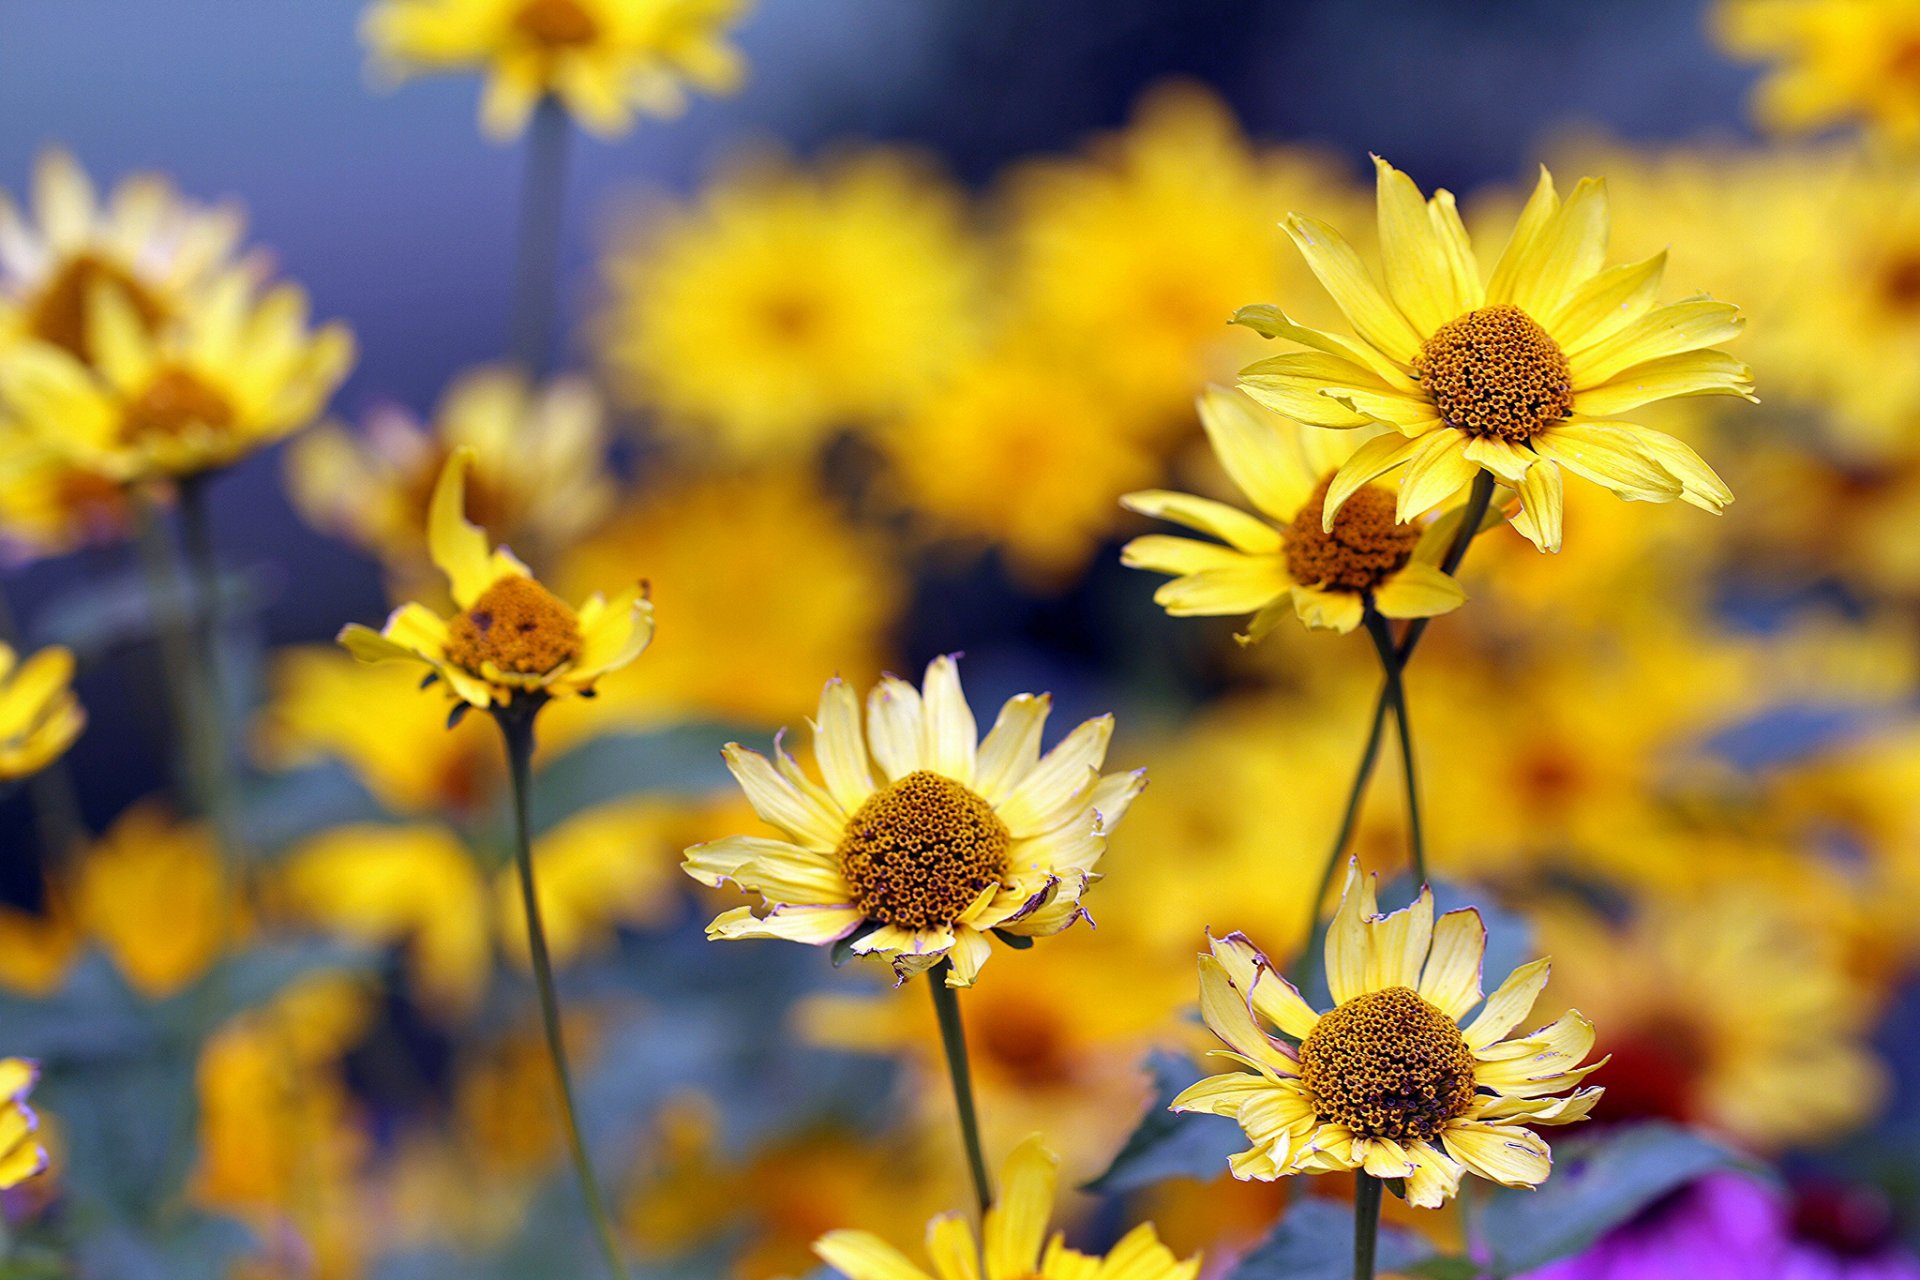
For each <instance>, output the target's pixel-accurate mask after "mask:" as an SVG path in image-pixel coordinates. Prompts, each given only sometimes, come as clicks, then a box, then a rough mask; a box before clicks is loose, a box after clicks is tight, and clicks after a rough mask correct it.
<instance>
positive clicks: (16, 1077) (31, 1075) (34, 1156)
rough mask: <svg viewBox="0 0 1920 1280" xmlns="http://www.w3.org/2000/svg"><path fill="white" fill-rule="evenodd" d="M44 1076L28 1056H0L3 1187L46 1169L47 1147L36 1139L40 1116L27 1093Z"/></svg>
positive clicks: (0, 1170)
mask: <svg viewBox="0 0 1920 1280" xmlns="http://www.w3.org/2000/svg"><path fill="white" fill-rule="evenodd" d="M39 1079H40V1065H39V1064H38V1063H36V1062H32V1061H29V1060H28V1059H26V1058H0V1191H7V1190H11V1189H12V1188H14V1187H17V1186H19V1185H20V1184H21V1183H23V1182H25V1181H26V1180H27V1179H28V1178H31V1177H34V1176H36V1175H38V1174H42V1173H45V1172H46V1170H47V1151H46V1148H45V1147H42V1146H41V1145H40V1143H39V1142H37V1141H36V1140H35V1139H34V1134H36V1133H38V1132H39V1130H40V1117H39V1116H37V1115H35V1114H34V1112H33V1108H32V1107H30V1106H28V1105H27V1095H28V1094H29V1093H31V1092H32V1091H33V1086H34V1084H35V1082H36V1081H38V1080H39Z"/></svg>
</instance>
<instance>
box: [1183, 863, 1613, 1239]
mask: <svg viewBox="0 0 1920 1280" xmlns="http://www.w3.org/2000/svg"><path fill="white" fill-rule="evenodd" d="M1208 946H1209V954H1205V955H1202V956H1201V957H1200V1012H1201V1015H1202V1016H1203V1017H1204V1018H1205V1019H1206V1023H1207V1027H1208V1029H1210V1030H1211V1031H1212V1032H1213V1033H1214V1034H1215V1035H1216V1036H1218V1037H1219V1038H1220V1039H1221V1041H1222V1042H1223V1043H1225V1044H1226V1046H1227V1048H1226V1049H1224V1050H1215V1053H1216V1054H1218V1055H1219V1056H1222V1057H1227V1058H1232V1059H1234V1060H1235V1061H1237V1062H1240V1063H1242V1064H1243V1065H1245V1066H1246V1067H1248V1068H1250V1070H1248V1071H1235V1072H1229V1073H1228V1074H1226V1075H1217V1076H1209V1077H1207V1078H1206V1079H1204V1080H1202V1081H1200V1082H1199V1083H1198V1084H1195V1085H1194V1086H1193V1087H1191V1088H1189V1089H1187V1090H1186V1091H1185V1092H1184V1093H1182V1094H1181V1095H1180V1096H1179V1097H1177V1098H1175V1099H1174V1100H1173V1109H1174V1110H1175V1111H1201V1112H1206V1113H1208V1114H1211V1115H1222V1116H1231V1117H1232V1118H1233V1119H1235V1120H1237V1121H1238V1122H1239V1124H1240V1127H1241V1128H1242V1129H1243V1130H1245V1131H1246V1134H1247V1138H1248V1140H1249V1141H1250V1142H1251V1143H1252V1144H1253V1145H1252V1146H1251V1147H1250V1148H1249V1149H1247V1150H1246V1151H1243V1152H1241V1153H1240V1154H1239V1155H1236V1156H1234V1157H1233V1158H1232V1160H1231V1161H1230V1162H1229V1163H1230V1166H1231V1168H1232V1170H1233V1174H1234V1176H1235V1177H1237V1178H1253V1179H1259V1180H1261V1181H1270V1180H1272V1179H1275V1178H1282V1177H1286V1176H1288V1175H1289V1174H1295V1173H1324V1172H1328V1171H1332V1170H1339V1169H1355V1170H1363V1171H1365V1172H1366V1173H1368V1174H1370V1175H1371V1176H1373V1177H1376V1178H1405V1179H1406V1187H1407V1202H1408V1203H1409V1204H1412V1205H1414V1206H1416V1207H1419V1208H1424V1209H1433V1208H1438V1207H1439V1206H1440V1205H1441V1204H1443V1203H1445V1202H1446V1201H1447V1200H1448V1199H1449V1198H1451V1197H1452V1196H1453V1194H1454V1193H1455V1192H1456V1191H1458V1190H1459V1189H1460V1178H1461V1176H1462V1175H1463V1174H1466V1173H1475V1174H1478V1175H1479V1176H1481V1177H1483V1178H1487V1179H1489V1180H1491V1181H1493V1182H1497V1183H1500V1184H1501V1185H1502V1186H1509V1187H1533V1186H1538V1185H1539V1184H1540V1183H1541V1182H1544V1181H1545V1180H1546V1177H1547V1174H1548V1173H1549V1172H1551V1171H1552V1168H1553V1157H1552V1154H1551V1153H1550V1152H1549V1151H1548V1150H1547V1144H1546V1143H1545V1142H1543V1141H1542V1140H1541V1139H1540V1137H1539V1135H1538V1134H1536V1133H1534V1132H1533V1131H1532V1130H1531V1129H1529V1128H1527V1127H1526V1126H1528V1125H1548V1124H1571V1123H1572V1122H1574V1121H1576V1120H1584V1119H1586V1117H1587V1114H1588V1113H1589V1112H1590V1111H1592V1110H1593V1106H1594V1104H1595V1103H1596V1102H1598V1101H1599V1100H1600V1094H1601V1089H1600V1088H1599V1087H1598V1086H1586V1087H1582V1088H1576V1087H1575V1086H1578V1085H1579V1084H1580V1082H1581V1081H1582V1080H1584V1079H1585V1078H1586V1077H1587V1076H1588V1075H1589V1074H1591V1073H1592V1072H1594V1071H1596V1070H1598V1069H1599V1068H1600V1067H1601V1066H1603V1065H1605V1060H1604V1059H1603V1060H1602V1061H1600V1062H1596V1063H1590V1064H1588V1065H1586V1066H1582V1065H1580V1064H1581V1062H1582V1061H1583V1060H1584V1059H1585V1058H1586V1056H1587V1054H1588V1053H1589V1052H1590V1051H1591V1050H1592V1048H1593V1040H1594V1032H1593V1024H1592V1023H1591V1022H1589V1021H1587V1020H1586V1019H1585V1018H1583V1017H1581V1016H1580V1015H1579V1014H1578V1013H1577V1012H1570V1013H1568V1014H1567V1015H1566V1016H1565V1017H1562V1018H1561V1019H1559V1020H1558V1021H1556V1022H1553V1023H1550V1024H1549V1025H1547V1026H1544V1027H1541V1028H1540V1029H1539V1030H1537V1031H1531V1032H1527V1033H1524V1034H1522V1035H1519V1036H1514V1035H1513V1034H1512V1033H1513V1030H1514V1028H1515V1027H1517V1026H1518V1025H1519V1024H1520V1021H1521V1020H1522V1019H1523V1018H1525V1017H1526V1016H1527V1014H1528V1012H1529V1011H1530V1010H1532V1008H1533V1005H1534V1001H1535V1000H1536V999H1537V998H1538V997H1539V995H1540V991H1541V988H1543V987H1544V986H1546V982H1547V967H1548V966H1547V962H1546V961H1545V960H1536V961H1534V962H1533V963H1531V964H1527V965H1523V966H1521V967H1520V968H1518V969H1516V970H1514V971H1513V973H1512V975H1511V976H1509V977H1508V978H1507V980H1506V981H1505V982H1504V983H1502V984H1501V985H1500V988H1499V989H1498V990H1496V991H1495V992H1494V993H1493V994H1492V995H1490V996H1486V997H1485V1003H1484V1004H1482V994H1483V993H1482V991H1481V987H1480V976H1481V975H1480V968H1481V962H1482V960H1483V959H1484V958H1485V955H1486V949H1487V930H1486V927H1485V926H1484V925H1483V924H1481V922H1480V913H1479V912H1478V911H1475V910H1473V909H1472V908H1467V909H1465V910H1461V911H1449V912H1447V913H1446V914H1445V915H1443V916H1441V917H1440V918H1439V919H1438V920H1435V919H1434V915H1433V894H1432V892H1431V891H1430V890H1428V889H1426V888H1424V887H1423V888H1422V889H1421V891H1420V896H1419V897H1418V898H1416V899H1415V900H1414V902H1413V905H1412V906H1410V907H1406V908H1403V909H1401V910H1399V911H1396V912H1393V913H1392V914H1391V915H1384V916H1383V915H1381V914H1380V913H1379V908H1378V905H1377V904H1376V902H1375V898H1374V887H1373V880H1372V878H1371V877H1369V878H1367V879H1365V880H1362V879H1361V877H1360V874H1359V872H1358V870H1357V869H1356V870H1352V871H1350V872H1349V873H1348V876H1347V885H1346V889H1345V891H1344V892H1343V893H1342V895H1341V898H1340V907H1339V910H1338V911H1337V912H1335V914H1334V917H1333V923H1332V925H1331V926H1330V928H1329V929H1328V932H1327V964H1326V969H1327V981H1328V985H1329V987H1330V989H1331V991H1332V993H1333V999H1334V1008H1333V1009H1332V1010H1331V1011H1329V1012H1326V1013H1320V1012H1317V1011H1315V1010H1314V1009H1313V1008H1312V1007H1311V1006H1310V1005H1308V1004H1307V1002H1306V1001H1305V1000H1304V999H1302V998H1301V996H1300V993H1299V992H1298V991H1297V990H1295V989H1294V986H1293V984H1292V983H1291V982H1289V981H1287V979H1286V978H1285V977H1284V976H1283V975H1281V974H1280V973H1279V972H1278V971H1277V970H1275V969H1274V968H1273V967H1272V966H1271V965H1270V964H1268V962H1267V958H1266V957H1265V956H1264V955H1262V954H1260V952H1259V951H1257V950H1255V949H1254V946H1253V944H1252V943H1251V942H1249V941H1248V940H1247V938H1246V936H1245V935H1243V934H1237V933H1236V934H1231V935H1229V936H1227V937H1225V938H1210V939H1209V940H1208ZM1476 1006H1479V1007H1480V1012H1479V1013H1478V1014H1477V1015H1476V1016H1475V1017H1474V1018H1473V1020H1472V1021H1470V1022H1462V1021H1461V1019H1462V1018H1464V1017H1465V1016H1466V1015H1467V1014H1468V1013H1469V1012H1471V1011H1472V1010H1473V1009H1474V1008H1475V1007H1476ZM1269 1025H1270V1026H1271V1027H1272V1028H1275V1029H1277V1030H1278V1031H1279V1032H1280V1033H1281V1034H1282V1035H1284V1036H1286V1037H1288V1039H1285V1040H1282V1039H1279V1038H1276V1037H1275V1036H1274V1035H1273V1034H1272V1032H1271V1031H1269V1030H1268V1026H1269ZM1569 1089H1573V1090H1574V1091H1573V1092H1572V1093H1567V1092H1566V1091H1567V1090H1569Z"/></svg>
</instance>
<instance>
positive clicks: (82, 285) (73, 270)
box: [27, 253, 167, 364]
mask: <svg viewBox="0 0 1920 1280" xmlns="http://www.w3.org/2000/svg"><path fill="white" fill-rule="evenodd" d="M109 285H110V286H112V287H114V288H117V289H119V290H120V292H121V293H122V294H123V295H124V296H125V297H126V299H127V302H128V304H129V305H130V306H131V307H132V308H133V313H134V315H136V316H138V317H139V318H140V323H141V324H142V325H144V326H145V327H146V329H147V332H149V333H151V332H153V330H155V329H157V328H158V327H159V325H160V322H161V321H162V320H164V319H165V318H166V314H167V309H166V308H165V307H164V306H162V305H161V304H160V300H159V299H158V298H156V297H154V296H153V294H151V293H150V292H148V291H147V290H146V289H145V288H144V287H142V286H141V284H140V282H139V281H138V280H135V279H134V278H133V277H132V276H130V275H128V274H127V273H126V272H125V271H123V270H121V269H120V268H119V267H117V266H115V265H113V264H112V263H111V262H106V261H103V260H102V259H100V258H96V257H94V256H93V255H92V254H90V253H82V254H79V255H77V256H75V257H72V258H69V259H67V261H66V262H64V263H62V264H61V267H60V269H59V270H58V271H57V272H55V273H54V275H53V278H52V279H51V280H49V281H47V283H46V284H45V285H44V286H42V288H41V290H40V292H39V294H38V296H36V297H35V298H34V300H33V303H32V305H31V306H30V307H28V309H27V331H28V332H29V333H31V334H32V335H33V336H34V337H36V338H38V339H40V340H41V341H42V342H50V343H52V344H53V345H54V346H56V347H59V348H61V349H62V350H64V351H66V352H68V353H69V354H71V355H73V356H74V357H75V358H77V359H79V360H83V361H85V362H86V363H88V364H92V363H93V356H94V352H93V337H92V333H91V329H92V325H91V324H89V323H88V318H87V311H88V308H89V307H90V306H91V305H92V304H91V303H90V302H89V299H90V298H91V297H92V296H93V291H94V290H95V289H96V288H98V287H101V286H109Z"/></svg>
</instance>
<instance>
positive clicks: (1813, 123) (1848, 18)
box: [1713, 0, 1920, 146]
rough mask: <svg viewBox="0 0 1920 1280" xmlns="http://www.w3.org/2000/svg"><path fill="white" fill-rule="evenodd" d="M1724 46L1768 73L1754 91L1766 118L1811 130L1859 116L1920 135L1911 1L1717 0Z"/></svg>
mask: <svg viewBox="0 0 1920 1280" xmlns="http://www.w3.org/2000/svg"><path fill="white" fill-rule="evenodd" d="M1713 27H1714V34H1715V35H1716V36H1717V37H1718V38H1719V41H1720V44H1721V45H1722V47H1724V48H1725V49H1726V50H1727V52H1729V53H1731V54H1733V55H1735V56H1736V57H1740V58H1745V59H1747V60H1749V61H1753V62H1764V63H1768V64H1770V66H1771V68H1772V69H1771V71H1770V72H1769V73H1768V74H1767V75H1766V76H1765V77H1764V78H1763V79H1762V80H1761V81H1760V84H1759V86H1758V87H1757V88H1756V89H1755V90H1754V98H1753V109H1754V114H1755V115H1756V116H1758V117H1759V120H1760V123H1761V124H1763V125H1765V126H1766V127H1767V128H1769V129H1772V130H1776V131H1778V132H1781V133H1811V132H1816V131H1818V130H1821V129H1826V128H1829V127H1831V126H1833V125H1837V124H1851V123H1861V124H1865V125H1866V126H1867V127H1868V128H1870V129H1872V130H1873V131H1874V132H1875V133H1877V134H1879V135H1881V136H1883V137H1884V138H1886V139H1887V140H1889V141H1891V142H1895V143H1899V144H1901V145H1906V146H1911V145H1912V144H1913V143H1915V142H1920V4H1915V3H1913V0H1719V3H1718V4H1717V5H1716V6H1715V8H1714V23H1713Z"/></svg>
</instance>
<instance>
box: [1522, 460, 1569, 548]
mask: <svg viewBox="0 0 1920 1280" xmlns="http://www.w3.org/2000/svg"><path fill="white" fill-rule="evenodd" d="M1516 489H1517V491H1518V493H1519V495H1520V514H1519V515H1517V516H1515V517H1514V518H1513V522H1512V523H1513V527H1514V528H1515V529H1516V530H1517V531H1518V532H1519V533H1520V535H1521V536H1522V537H1524V538H1526V540H1527V541H1528V542H1531V543H1532V544H1533V545H1534V546H1536V547H1538V548H1539V549H1540V550H1542V551H1546V552H1555V551H1558V550H1560V523H1561V504H1562V501H1563V496H1564V489H1563V488H1562V485H1561V481H1560V468H1558V467H1556V466H1553V465H1551V464H1548V465H1544V466H1542V465H1535V466H1533V467H1532V468H1530V469H1529V470H1528V471H1527V474H1526V476H1525V477H1524V478H1522V479H1521V481H1520V483H1519V484H1518V485H1517V486H1516Z"/></svg>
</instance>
